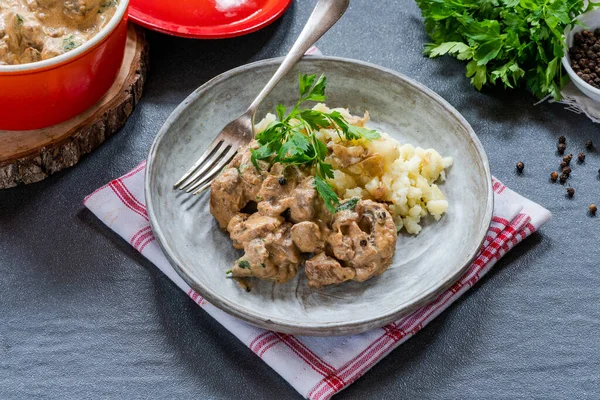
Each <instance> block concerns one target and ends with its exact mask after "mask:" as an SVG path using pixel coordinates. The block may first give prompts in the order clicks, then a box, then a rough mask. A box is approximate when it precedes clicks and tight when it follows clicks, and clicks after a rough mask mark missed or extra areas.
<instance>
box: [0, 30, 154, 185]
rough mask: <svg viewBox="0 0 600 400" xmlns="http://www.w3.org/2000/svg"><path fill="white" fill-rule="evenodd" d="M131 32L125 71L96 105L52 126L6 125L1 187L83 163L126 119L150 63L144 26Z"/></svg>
mask: <svg viewBox="0 0 600 400" xmlns="http://www.w3.org/2000/svg"><path fill="white" fill-rule="evenodd" d="M127 34H128V36H127V47H126V49H125V57H124V59H123V66H122V67H121V71H120V72H119V75H118V76H117V78H116V81H115V83H114V84H113V86H112V87H111V88H110V89H109V90H108V92H107V93H106V94H105V95H104V97H103V98H102V99H100V100H99V101H98V102H97V103H96V104H95V105H94V106H93V107H92V108H90V109H89V110H87V111H86V112H84V113H82V114H80V115H78V116H77V117H75V118H73V119H71V120H69V121H66V122H64V123H62V124H59V125H55V126H52V127H49V128H44V129H37V130H31V131H2V130H0V189H4V188H9V187H13V186H17V185H19V184H28V183H33V182H38V181H41V180H42V179H44V178H46V177H48V176H49V175H51V174H53V173H55V172H58V171H60V170H62V169H64V168H67V167H71V166H73V165H75V164H77V162H78V161H79V160H80V159H81V157H82V156H83V155H84V154H87V153H89V152H91V151H92V150H94V149H95V148H96V147H98V146H100V144H102V142H104V141H105V140H106V139H107V138H108V137H110V136H111V135H113V134H114V133H116V132H117V131H118V130H119V129H120V128H121V127H122V126H123V125H124V124H125V122H126V121H127V118H128V117H129V116H130V115H131V112H132V111H133V109H134V108H135V106H136V104H137V103H138V101H139V100H140V98H141V97H142V89H143V87H144V82H145V80H146V71H147V67H148V43H147V42H146V39H145V36H144V31H143V30H142V29H141V28H136V27H134V25H130V26H129V30H128V33H127Z"/></svg>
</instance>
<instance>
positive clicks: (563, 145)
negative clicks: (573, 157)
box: [557, 143, 567, 155]
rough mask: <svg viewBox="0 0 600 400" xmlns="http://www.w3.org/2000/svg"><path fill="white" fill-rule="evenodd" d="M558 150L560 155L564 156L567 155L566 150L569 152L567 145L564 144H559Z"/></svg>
mask: <svg viewBox="0 0 600 400" xmlns="http://www.w3.org/2000/svg"><path fill="white" fill-rule="evenodd" d="M557 149H558V154H560V155H563V154H565V150H567V145H566V144H564V143H559V145H558V147H557Z"/></svg>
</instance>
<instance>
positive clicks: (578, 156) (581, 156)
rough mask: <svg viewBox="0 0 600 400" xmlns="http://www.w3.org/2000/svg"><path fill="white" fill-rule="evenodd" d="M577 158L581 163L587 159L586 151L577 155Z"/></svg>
mask: <svg viewBox="0 0 600 400" xmlns="http://www.w3.org/2000/svg"><path fill="white" fill-rule="evenodd" d="M577 159H578V160H579V162H580V163H582V162H584V161H585V153H579V154H578V155H577Z"/></svg>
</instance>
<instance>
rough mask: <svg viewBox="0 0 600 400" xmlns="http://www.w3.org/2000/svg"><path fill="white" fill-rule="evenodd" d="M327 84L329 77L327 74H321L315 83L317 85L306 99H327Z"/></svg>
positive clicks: (318, 100) (319, 100)
mask: <svg viewBox="0 0 600 400" xmlns="http://www.w3.org/2000/svg"><path fill="white" fill-rule="evenodd" d="M326 86H327V78H326V77H325V75H321V76H320V77H319V79H318V80H317V83H315V86H313V88H312V89H311V91H310V94H309V95H308V96H307V97H306V99H305V100H306V101H317V102H321V101H325V100H327V98H326V97H325V87H326Z"/></svg>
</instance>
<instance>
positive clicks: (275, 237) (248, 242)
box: [229, 214, 301, 283]
mask: <svg viewBox="0 0 600 400" xmlns="http://www.w3.org/2000/svg"><path fill="white" fill-rule="evenodd" d="M255 216H256V217H255ZM291 226H292V225H291V224H290V223H287V222H286V223H282V219H281V220H278V219H275V218H272V217H267V216H260V215H258V214H253V215H252V216H251V217H248V218H247V219H246V218H245V217H241V218H238V217H237V216H236V217H234V218H233V219H232V220H231V222H230V224H229V230H230V232H231V238H232V239H233V240H234V245H235V246H236V248H239V247H238V246H240V245H241V246H242V247H243V249H244V256H243V257H241V258H240V259H238V260H237V261H236V262H235V263H234V266H233V268H232V275H233V276H235V277H239V278H246V277H255V278H260V279H268V280H273V281H275V282H277V283H284V282H287V281H289V280H290V279H292V278H293V277H294V276H296V273H297V271H298V267H299V266H300V261H301V259H300V251H299V250H298V248H296V246H295V245H294V242H293V241H292V238H291V233H290V231H291V229H290V228H291Z"/></svg>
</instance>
